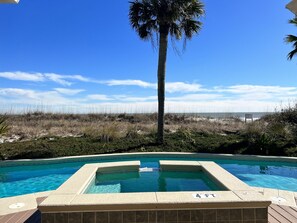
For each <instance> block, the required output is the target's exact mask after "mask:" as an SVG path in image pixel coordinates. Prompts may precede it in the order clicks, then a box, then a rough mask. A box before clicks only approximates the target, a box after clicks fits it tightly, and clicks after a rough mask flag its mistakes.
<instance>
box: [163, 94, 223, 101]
mask: <svg viewBox="0 0 297 223" xmlns="http://www.w3.org/2000/svg"><path fill="white" fill-rule="evenodd" d="M222 97H223V95H221V94H185V95H182V96H179V97H167V98H166V101H186V102H195V101H205V100H218V99H221V98H222Z"/></svg>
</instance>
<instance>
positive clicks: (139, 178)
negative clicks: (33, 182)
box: [85, 170, 225, 194]
mask: <svg viewBox="0 0 297 223" xmlns="http://www.w3.org/2000/svg"><path fill="white" fill-rule="evenodd" d="M218 190H225V189H224V188H222V187H219V185H217V184H216V183H215V182H214V181H212V180H211V179H210V178H209V177H208V176H207V175H206V174H205V173H204V172H202V171H196V172H171V171H158V170H157V171H149V172H126V173H103V174H102V173H97V175H96V180H95V182H93V183H92V184H91V185H90V187H89V188H88V189H87V191H86V192H85V193H87V194H98V193H100V194H102V193H137V192H168V191H218Z"/></svg>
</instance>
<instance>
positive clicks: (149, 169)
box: [139, 167, 160, 172]
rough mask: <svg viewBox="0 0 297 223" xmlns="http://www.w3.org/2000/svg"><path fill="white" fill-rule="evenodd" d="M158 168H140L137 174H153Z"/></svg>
mask: <svg viewBox="0 0 297 223" xmlns="http://www.w3.org/2000/svg"><path fill="white" fill-rule="evenodd" d="M159 170H160V168H156V167H141V168H139V172H154V171H159Z"/></svg>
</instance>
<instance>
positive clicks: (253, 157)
mask: <svg viewBox="0 0 297 223" xmlns="http://www.w3.org/2000/svg"><path fill="white" fill-rule="evenodd" d="M165 155H166V156H168V157H170V158H175V157H178V158H212V159H227V160H241V161H267V162H288V163H296V162H297V157H284V156H258V155H238V154H213V153H186V152H143V153H113V154H99V155H85V156H67V157H58V158H48V159H20V160H4V161H3V160H2V161H0V166H3V167H5V166H8V167H9V166H19V165H42V164H44V165H46V164H58V163H61V161H63V162H64V163H66V162H79V161H82V162H83V161H92V160H98V161H104V160H107V159H116V158H129V157H134V158H140V157H143V156H145V157H150V158H151V157H152V158H153V157H159V156H165Z"/></svg>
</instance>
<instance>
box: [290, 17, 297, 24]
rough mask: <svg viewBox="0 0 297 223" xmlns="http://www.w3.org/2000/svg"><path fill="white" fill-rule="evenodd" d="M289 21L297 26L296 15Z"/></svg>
mask: <svg viewBox="0 0 297 223" xmlns="http://www.w3.org/2000/svg"><path fill="white" fill-rule="evenodd" d="M289 23H290V24H293V25H295V26H297V17H295V18H294V19H290V20H289Z"/></svg>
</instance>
